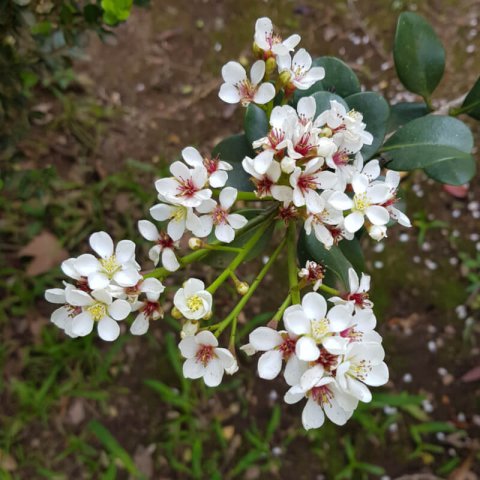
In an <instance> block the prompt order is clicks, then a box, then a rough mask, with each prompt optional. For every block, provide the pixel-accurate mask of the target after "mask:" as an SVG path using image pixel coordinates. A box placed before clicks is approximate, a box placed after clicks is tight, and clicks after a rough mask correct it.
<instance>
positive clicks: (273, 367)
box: [258, 350, 282, 380]
mask: <svg viewBox="0 0 480 480" xmlns="http://www.w3.org/2000/svg"><path fill="white" fill-rule="evenodd" d="M281 369H282V352H280V350H269V351H267V352H265V353H264V354H263V355H261V356H260V358H259V359H258V375H259V376H260V378H264V379H265V380H272V379H274V378H275V377H276V376H277V375H278V374H279V373H280V370H281Z"/></svg>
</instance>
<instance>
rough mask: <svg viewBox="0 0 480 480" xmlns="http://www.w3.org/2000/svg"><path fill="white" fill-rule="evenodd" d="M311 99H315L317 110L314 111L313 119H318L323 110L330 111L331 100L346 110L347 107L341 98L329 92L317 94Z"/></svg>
mask: <svg viewBox="0 0 480 480" xmlns="http://www.w3.org/2000/svg"><path fill="white" fill-rule="evenodd" d="M312 98H314V99H315V103H316V105H317V109H316V111H315V117H318V115H320V114H321V113H322V112H324V111H325V110H329V109H330V102H331V101H332V100H336V101H337V102H339V103H341V104H342V105H343V106H344V107H345V108H346V109H347V110H348V105H347V103H346V102H345V100H344V99H343V98H342V97H339V96H338V95H335V94H334V93H330V92H317V93H314V94H313V95H312Z"/></svg>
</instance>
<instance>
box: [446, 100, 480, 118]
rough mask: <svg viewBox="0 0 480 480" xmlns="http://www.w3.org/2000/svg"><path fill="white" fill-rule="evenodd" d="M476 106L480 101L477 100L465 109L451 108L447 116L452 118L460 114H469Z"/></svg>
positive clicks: (479, 104)
mask: <svg viewBox="0 0 480 480" xmlns="http://www.w3.org/2000/svg"><path fill="white" fill-rule="evenodd" d="M478 106H480V100H477V101H475V102H473V103H471V104H470V105H466V106H465V107H457V108H451V109H450V111H449V112H448V114H449V115H451V116H452V117H456V116H457V115H460V114H462V113H468V112H470V110H474V109H475V108H477V107H478Z"/></svg>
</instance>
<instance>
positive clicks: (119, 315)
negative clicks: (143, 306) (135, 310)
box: [108, 299, 132, 320]
mask: <svg viewBox="0 0 480 480" xmlns="http://www.w3.org/2000/svg"><path fill="white" fill-rule="evenodd" d="M131 310H132V309H131V306H130V304H129V303H128V302H127V301H126V300H121V299H118V300H115V301H114V302H112V304H111V305H110V306H109V307H108V313H109V314H110V315H111V316H112V318H114V319H115V320H123V319H125V318H127V317H128V315H129V314H130V312H131Z"/></svg>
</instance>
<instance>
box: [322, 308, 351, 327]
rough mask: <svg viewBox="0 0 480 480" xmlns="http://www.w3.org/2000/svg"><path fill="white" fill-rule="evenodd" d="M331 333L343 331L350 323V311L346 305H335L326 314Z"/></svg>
mask: <svg viewBox="0 0 480 480" xmlns="http://www.w3.org/2000/svg"><path fill="white" fill-rule="evenodd" d="M327 318H328V320H329V322H330V330H331V331H332V332H341V331H343V330H345V329H346V328H347V327H348V326H349V324H350V323H351V321H352V315H351V310H350V308H349V307H348V306H347V305H335V306H334V307H333V308H331V309H330V311H329V312H328V314H327Z"/></svg>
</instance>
